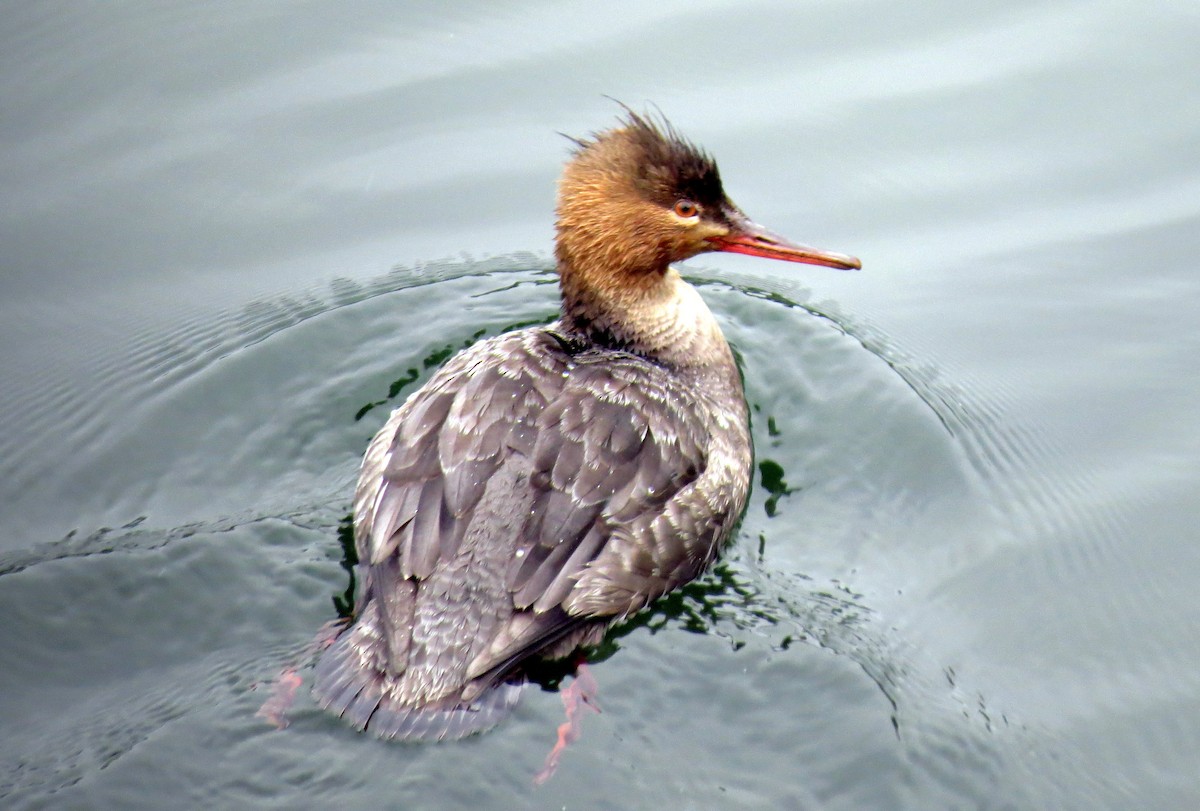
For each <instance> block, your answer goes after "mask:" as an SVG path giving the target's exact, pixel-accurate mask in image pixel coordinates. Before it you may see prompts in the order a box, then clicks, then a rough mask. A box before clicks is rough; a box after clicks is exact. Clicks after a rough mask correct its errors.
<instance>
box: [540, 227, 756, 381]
mask: <svg viewBox="0 0 1200 811" xmlns="http://www.w3.org/2000/svg"><path fill="white" fill-rule="evenodd" d="M558 271H559V289H560V290H561V292H562V321H561V324H562V327H563V328H564V330H565V331H567V332H568V333H570V334H571V335H572V336H573V337H576V338H578V339H580V340H582V341H584V342H585V343H587V344H592V345H597V346H603V347H605V348H609V349H616V350H620V351H626V352H631V353H633V354H637V355H642V356H644V357H646V358H648V359H650V360H653V361H656V362H659V363H663V364H665V365H668V366H671V367H674V368H679V369H684V368H704V367H711V366H728V367H730V368H733V365H734V364H733V354H732V353H731V352H730V350H729V345H728V344H727V343H726V342H725V337H724V336H723V335H722V334H721V329H720V327H719V325H718V324H717V320H716V319H715V318H714V317H713V314H712V312H711V311H710V310H709V309H708V306H707V305H706V304H705V303H704V299H702V298H701V297H700V294H699V293H698V292H696V289H695V288H694V287H692V286H691V285H690V284H688V283H687V282H685V281H684V280H683V279H682V278H681V277H680V276H679V274H678V273H677V272H676V271H675V269H674V268H672V267H670V266H667V265H665V264H664V266H663V267H662V269H661V270H649V271H647V270H638V271H619V270H614V269H613V268H605V267H600V266H597V265H594V264H593V265H590V266H589V265H582V266H581V265H579V264H578V263H577V260H575V259H574V257H571V256H570V255H569V254H568V253H567V252H566V251H563V250H562V249H561V246H560V250H559V251H558Z"/></svg>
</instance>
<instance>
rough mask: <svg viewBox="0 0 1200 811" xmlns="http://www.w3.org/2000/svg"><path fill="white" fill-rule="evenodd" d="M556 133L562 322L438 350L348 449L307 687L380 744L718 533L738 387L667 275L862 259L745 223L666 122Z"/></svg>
mask: <svg viewBox="0 0 1200 811" xmlns="http://www.w3.org/2000/svg"><path fill="white" fill-rule="evenodd" d="M577 144H578V150H577V151H576V153H575V155H574V157H573V158H572V160H571V161H570V163H569V164H568V165H567V167H566V170H565V172H564V174H563V177H562V180H561V182H560V184H559V193H558V233H557V240H556V248H555V255H556V257H557V260H558V273H559V285H560V290H561V294H562V317H561V318H559V320H557V321H555V322H554V323H552V324H549V325H547V326H544V327H536V328H531V329H522V330H517V331H515V332H510V333H507V334H505V335H500V336H498V337H496V338H491V339H489V340H485V341H482V342H480V343H478V344H475V345H474V346H472V347H470V348H469V349H466V350H464V351H463V352H461V353H459V354H458V355H457V356H455V357H454V358H452V359H451V360H450V361H449V362H447V363H446V365H445V366H443V367H442V368H441V370H440V371H438V372H437V374H435V375H434V376H433V378H432V379H431V380H430V381H429V382H428V383H426V384H425V385H424V386H423V387H421V389H420V390H418V391H417V392H416V393H414V394H413V395H412V396H411V397H409V398H408V400H407V401H406V402H405V403H404V405H402V406H401V407H400V408H398V409H396V411H394V412H393V413H392V415H391V418H390V419H388V421H387V423H386V424H385V425H384V426H383V428H382V429H381V430H380V431H379V433H378V434H376V435H375V438H374V439H373V440H372V441H371V444H370V446H369V447H368V448H367V452H366V456H365V457H364V459H363V463H362V470H361V473H360V477H359V480H358V488H357V490H356V492H355V497H354V512H355V518H354V534H355V545H356V548H357V551H358V558H359V570H358V571H359V586H358V587H359V595H358V599H357V603H356V606H355V620H354V623H353V624H352V625H350V626H349V627H348V628H346V629H345V630H344V631H343V632H342V633H341V634H340V636H338V638H337V639H336V641H335V642H334V643H333V644H332V646H331V647H330V648H329V649H328V650H327V651H326V652H325V653H324V655H323V656H322V658H321V661H320V663H319V664H318V666H317V674H316V686H315V688H314V689H315V691H316V694H317V697H318V700H319V701H320V703H321V704H322V706H324V707H327V708H328V709H330V710H332V711H333V712H335V713H337V714H339V715H342V716H345V717H346V718H347V719H349V720H350V721H351V722H352V723H353V724H354V725H355V726H357V727H358V728H360V729H369V730H370V731H372V732H374V733H376V734H378V735H380V736H381V737H385V738H407V739H422V738H458V737H462V736H464V735H468V734H470V733H473V732H479V731H482V730H484V729H487V728H489V727H491V726H492V725H494V724H495V723H496V722H497V721H498V720H499V719H500V718H501V717H503V715H504V714H505V713H506V712H507V711H508V710H510V709H511V708H512V706H513V705H514V704H515V702H516V699H517V694H518V691H519V689H520V683H521V682H522V680H523V679H522V668H523V666H524V665H526V664H527V662H529V661H530V660H532V659H539V658H540V659H554V658H562V657H566V656H568V655H571V654H572V653H574V652H576V651H577V650H578V649H579V648H580V647H583V646H587V645H592V644H595V643H597V642H598V641H599V640H600V639H601V637H602V636H603V634H604V630H605V629H606V628H607V626H608V625H609V624H611V623H612V622H614V621H616V620H618V619H621V618H623V617H627V616H629V615H630V614H632V613H633V612H635V611H637V610H638V609H640V608H642V607H643V606H645V605H646V604H648V603H650V602H651V601H653V600H655V599H656V598H658V597H660V596H662V595H663V594H666V593H667V592H669V591H671V590H672V589H674V588H676V587H678V586H680V585H682V584H684V583H687V582H688V581H689V580H692V579H693V578H695V577H696V576H698V575H699V574H701V573H702V572H703V571H704V570H705V568H706V567H707V566H708V565H709V564H710V563H711V562H712V561H713V559H714V558H715V557H716V556H717V553H718V552H719V551H720V549H721V547H722V545H723V544H724V543H725V541H726V540H727V539H728V537H729V535H730V532H731V530H732V528H733V526H734V524H735V523H736V521H737V520H738V518H739V517H740V516H741V513H742V511H743V508H744V507H745V504H746V494H747V492H748V490H749V487H750V468H751V447H750V432H749V428H748V424H747V422H748V421H747V412H746V401H745V395H744V394H743V392H742V383H741V379H740V376H739V374H738V369H737V366H736V365H735V364H734V360H733V354H732V353H731V352H730V350H729V345H728V344H727V343H726V342H725V338H724V336H723V335H722V334H721V330H720V328H719V327H718V325H717V322H716V319H714V318H713V315H712V313H711V312H709V309H708V307H707V306H705V304H704V301H703V300H702V299H701V298H700V295H699V294H698V293H697V292H696V290H695V289H694V288H693V287H691V285H689V284H687V282H685V281H684V280H683V279H681V278H680V276H679V274H678V273H677V272H676V271H675V270H674V269H673V268H672V267H671V263H672V262H678V261H682V260H684V259H688V258H690V257H692V256H695V255H697V254H700V253H704V252H706V251H729V252H733V253H744V254H750V255H752V256H765V257H769V258H772V259H783V260H785V261H789V262H805V263H808V264H814V265H826V266H828V267H833V268H845V269H849V268H858V267H860V264H859V261H858V260H857V259H855V258H853V257H851V256H843V255H840V254H834V253H826V252H823V251H818V250H815V249H813V248H808V247H804V246H802V245H797V244H794V243H792V242H789V241H787V240H786V239H784V238H782V237H780V236H777V235H775V234H773V233H771V232H769V231H767V230H766V229H764V228H762V227H761V226H759V225H756V224H755V223H753V222H751V221H750V220H749V219H748V218H747V217H746V216H745V215H744V214H743V213H742V212H741V211H740V210H739V209H738V208H737V206H735V205H734V204H733V203H731V202H730V201H729V198H728V197H726V196H725V191H724V190H723V188H722V186H721V180H720V176H719V175H718V173H717V166H716V164H715V163H714V162H713V160H712V158H710V157H709V156H708V155H706V154H705V153H704V152H702V151H701V150H699V149H698V148H696V147H695V146H693V145H692V144H690V143H688V142H687V141H686V140H684V139H683V138H681V137H680V136H679V135H678V133H676V132H675V131H674V130H673V129H672V128H671V127H670V125H667V124H665V123H664V124H663V125H662V126H659V125H656V124H655V123H653V122H651V121H649V120H648V119H646V118H644V117H642V116H639V115H637V114H636V113H633V112H632V111H630V112H629V113H628V115H627V117H626V118H625V119H624V120H623V121H622V122H621V123H620V126H618V127H617V128H615V129H612V130H609V131H607V132H603V133H600V134H597V135H595V136H594V137H593V138H591V139H590V140H580V141H578V142H577Z"/></svg>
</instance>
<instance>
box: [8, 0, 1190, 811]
mask: <svg viewBox="0 0 1200 811" xmlns="http://www.w3.org/2000/svg"><path fill="white" fill-rule="evenodd" d="M0 18H2V19H3V22H0V262H2V265H0V505H2V506H0V616H3V617H5V622H4V623H3V625H2V627H3V630H2V631H0V729H3V730H4V733H5V734H4V735H3V736H0V800H2V802H0V804H2V805H4V807H6V808H22V809H23V808H29V809H33V808H55V809H58V808H122V809H137V808H145V809H158V808H287V809H298V808H319V807H330V806H336V807H344V808H379V807H387V808H405V809H411V808H431V809H434V808H439V809H440V808H497V809H509V808H527V807H528V808H555V809H558V808H564V807H565V808H580V809H585V808H695V809H710V808H799V809H817V808H820V809H921V810H925V809H965V808H987V809H1052V808H1069V809H1114V811H1115V810H1117V809H1120V810H1121V811H1124V810H1125V809H1133V808H1138V809H1142V808H1145V809H1189V810H1190V809H1194V808H1196V807H1198V806H1200V788H1198V787H1197V780H1196V774H1197V773H1198V770H1197V764H1200V632H1198V631H1197V628H1200V591H1198V590H1197V589H1196V587H1195V584H1196V583H1197V582H1200V529H1197V526H1198V520H1197V519H1198V518H1200V511H1198V510H1197V507H1196V503H1197V500H1196V495H1195V494H1196V493H1197V492H1198V484H1200V463H1198V460H1200V453H1198V451H1200V427H1198V426H1200V421H1197V420H1196V419H1195V414H1196V413H1197V411H1198V408H1197V407H1198V406H1200V374H1198V373H1200V320H1198V319H1197V313H1198V312H1200V307H1198V305H1200V295H1198V294H1200V274H1197V272H1196V268H1197V258H1196V257H1197V255H1198V254H1200V161H1198V160H1197V156H1200V105H1198V104H1197V103H1196V101H1197V98H1200V78H1198V77H1200V49H1198V48H1197V47H1196V43H1197V42H1200V12H1198V11H1197V9H1196V7H1195V5H1194V4H1193V3H1182V2H1181V3H1158V4H1153V5H1143V6H1134V5H1131V4H1124V3H1105V2H1100V3H1096V2H1089V3H1082V2H1075V3H1071V2H1049V3H995V4H990V5H989V4H967V5H966V6H964V4H961V3H949V2H921V3H916V4H912V3H910V4H895V3H884V2H864V3H834V2H816V3H806V4H785V3H778V4H775V3H765V2H763V3H737V4H735V3H729V2H725V3H718V2H713V3H703V2H690V3H665V4H657V5H653V6H650V5H641V4H634V3H618V4H615V5H614V4H609V5H604V6H601V5H598V4H592V3H515V2H508V3H460V4H455V5H453V6H446V5H444V4H434V3H429V4H423V5H422V4H415V3H407V4H403V5H398V4H393V3H367V2H362V3H350V4H341V5H338V6H329V5H320V4H286V5H268V4H248V5H236V6H230V7H221V8H219V9H217V8H214V7H209V6H196V5H194V4H183V3H142V2H130V3H122V4H75V5H54V6H50V5H46V4H23V3H8V4H4V8H3V14H2V15H0ZM605 94H607V95H609V96H612V97H615V98H617V99H621V100H622V101H624V102H626V103H629V104H631V105H633V106H634V107H637V108H642V107H646V106H649V105H657V107H658V108H659V109H661V111H662V112H663V113H664V114H665V115H666V116H668V117H669V118H670V119H671V120H672V122H673V123H674V124H675V125H676V126H677V127H678V128H679V129H680V130H682V131H683V132H684V133H685V134H687V135H688V136H689V137H690V138H691V139H693V140H695V141H696V142H698V143H700V144H702V145H703V146H704V147H706V148H707V149H708V150H709V151H710V152H712V153H713V154H714V155H715V156H716V157H717V158H718V160H719V162H720V165H721V170H722V176H723V178H724V180H725V185H726V189H727V190H728V191H729V193H730V195H731V196H732V197H733V199H735V200H736V201H737V202H738V203H739V205H741V206H742V207H743V208H744V209H746V210H747V212H749V213H750V214H751V215H752V216H753V217H754V218H755V219H757V220H759V221H761V222H764V223H766V224H767V225H769V226H770V227H772V228H773V229H775V230H778V231H780V232H781V233H784V234H787V235H789V236H791V237H793V238H795V239H797V240H801V241H804V242H809V243H812V244H816V245H819V246H821V247H825V248H828V249H831V250H838V251H844V252H849V253H853V254H856V255H858V256H860V257H861V258H862V259H863V264H864V270H863V271H862V272H861V273H836V272H833V271H829V270H825V269H821V268H803V267H800V266H794V265H783V264H776V263H770V262H766V261H762V260H754V259H749V258H746V257H736V256H726V255H707V256H704V257H700V258H699V259H697V260H693V261H692V262H690V263H688V265H687V266H685V267H684V272H685V274H686V275H687V276H688V277H689V278H690V279H692V281H693V282H694V283H696V284H698V285H699V286H700V289H701V292H702V294H703V295H704V297H705V298H706V300H707V301H708V302H709V304H710V306H711V307H712V309H713V310H714V312H715V313H716V314H717V316H718V319H719V320H720V321H721V323H722V326H723V328H724V330H725V332H726V335H727V336H728V338H729V339H730V342H731V343H732V344H733V345H734V347H735V349H736V351H737V353H738V355H739V358H740V361H741V363H742V367H743V371H744V374H745V378H746V389H747V397H748V400H749V402H750V405H751V409H752V418H753V431H754V439H755V445H756V454H757V460H756V463H757V465H758V469H757V471H756V477H755V489H754V492H753V494H752V496H751V504H750V507H749V509H748V511H747V514H746V517H745V520H744V522H743V524H742V527H741V530H740V532H739V534H738V536H737V537H736V539H735V540H734V542H733V543H732V545H731V546H730V548H729V550H728V551H727V554H726V556H725V558H724V560H723V562H722V563H721V564H720V565H719V566H718V568H717V569H716V570H715V571H714V572H713V573H711V574H710V575H709V576H708V577H706V578H705V579H704V580H703V581H701V582H699V583H697V584H696V585H694V586H692V587H690V588H688V589H687V590H685V592H684V593H682V594H680V595H677V596H675V597H673V598H670V599H668V600H664V601H662V602H660V603H659V604H658V605H656V606H654V607H653V608H652V609H651V610H648V611H647V612H644V613H643V614H641V615H638V616H637V617H634V618H633V619H632V620H631V621H630V622H629V623H627V624H626V625H624V626H622V627H620V628H619V629H618V630H617V631H616V633H615V634H614V635H613V636H612V638H611V639H610V644H609V645H607V646H606V647H605V649H604V650H603V651H602V652H601V653H600V654H599V655H598V656H597V657H596V658H597V659H598V661H597V662H596V663H595V665H594V668H593V672H594V675H595V677H596V679H597V681H598V682H599V688H600V695H599V699H598V703H599V705H600V706H601V708H602V710H603V712H602V713H600V714H589V715H587V716H586V717H585V718H584V719H583V735H582V737H581V739H580V740H579V741H577V742H576V743H575V744H573V745H572V746H571V747H570V748H569V749H568V750H567V752H566V753H565V755H564V756H563V759H562V762H561V765H560V767H559V770H558V773H557V774H556V775H555V776H554V778H553V779H552V780H550V781H549V782H548V783H547V784H546V785H543V786H541V787H536V788H535V787H534V786H533V784H532V778H533V775H534V774H535V773H536V772H537V771H538V770H539V769H540V768H541V765H542V762H543V759H544V757H545V755H546V753H547V752H548V751H549V749H550V747H551V746H552V744H553V743H554V736H555V727H556V726H557V725H558V724H559V723H560V722H561V720H562V712H563V709H562V705H561V702H560V701H559V696H558V695H557V694H556V693H554V692H552V691H547V690H539V689H537V688H536V687H535V688H532V689H529V690H527V691H526V695H525V696H524V699H523V701H522V703H521V705H520V706H519V708H518V710H517V711H516V713H515V714H514V715H513V717H512V718H510V719H509V720H508V721H506V722H505V723H504V724H503V725H501V726H500V727H499V728H497V729H496V730H494V731H493V732H491V733H488V734H487V735H483V736H479V737H477V738H472V739H469V740H466V741H463V742H460V743H455V744H448V745H432V746H412V745H395V744H385V743H381V742H379V741H377V740H375V739H373V738H370V737H369V736H361V735H358V734H356V733H354V732H353V730H351V729H349V728H348V727H346V726H345V725H344V724H342V723H341V722H339V721H338V720H337V719H334V718H331V717H329V716H327V715H326V714H324V713H322V712H321V711H320V710H319V709H317V708H316V707H315V705H314V704H313V702H312V699H311V698H310V697H309V695H308V692H307V684H308V683H309V681H310V671H308V670H305V669H304V668H303V667H301V670H300V674H301V676H302V677H304V678H305V686H304V687H302V688H301V689H300V691H299V693H298V694H297V698H296V702H295V705H294V707H293V709H292V711H291V713H290V716H289V717H290V721H291V724H290V726H288V727H287V728H286V729H284V730H276V729H274V728H272V727H271V726H269V725H267V724H265V723H264V722H263V719H261V718H257V717H255V710H256V709H257V708H258V706H259V705H260V704H261V703H262V702H263V700H264V699H265V698H266V696H267V695H268V685H269V683H270V682H271V681H272V680H273V679H275V678H276V676H277V675H278V674H279V673H280V671H281V669H283V668H287V667H290V666H292V665H296V664H303V662H304V661H306V656H307V654H306V648H307V646H308V645H309V643H310V641H311V640H312V639H313V637H314V635H315V634H316V632H317V629H318V628H320V626H321V625H322V624H323V623H325V622H327V621H328V620H330V619H333V618H334V617H335V616H336V611H335V607H334V600H335V598H336V599H341V598H344V596H345V593H346V589H347V588H348V586H349V581H348V578H347V575H346V572H345V570H344V569H343V567H342V565H341V564H342V548H341V545H340V542H339V526H341V525H343V524H344V521H345V519H346V516H347V514H348V512H349V508H350V497H351V490H352V487H353V481H354V477H355V471H356V467H357V464H358V460H359V458H360V456H361V453H362V450H363V448H364V447H365V444H366V441H367V440H368V438H369V437H370V436H371V434H372V433H373V432H374V430H375V429H376V428H377V427H378V426H379V425H380V424H381V423H382V421H383V420H384V419H386V415H387V413H388V411H389V410H390V409H391V408H392V407H394V406H395V405H397V404H398V403H399V402H401V401H402V399H403V397H404V396H405V394H406V393H407V392H409V391H411V390H412V389H413V388H414V387H415V386H417V385H419V384H420V383H421V382H422V381H423V380H425V379H426V378H427V377H428V376H429V375H430V374H431V373H432V371H433V369H435V368H436V367H437V365H438V364H439V363H440V362H441V361H442V360H444V358H445V357H447V356H448V354H449V353H451V352H453V351H456V350H457V349H459V348H461V347H463V346H466V345H468V344H469V343H471V342H472V341H474V340H477V339H478V337H480V336H482V335H492V334H496V333H499V332H501V331H503V330H505V329H508V328H510V327H512V326H514V325H517V324H524V323H535V322H537V321H539V320H548V319H549V318H551V317H552V316H553V314H554V312H555V307H556V289H555V287H554V276H553V272H552V264H551V261H550V259H549V256H550V251H551V240H552V235H553V230H552V225H553V200H554V183H555V179H556V177H557V174H558V171H559V168H560V166H561V164H562V161H563V160H564V159H565V157H566V156H567V154H568V151H569V146H570V145H569V142H567V141H565V140H564V139H563V138H562V137H561V136H560V135H558V132H565V133H570V134H580V135H582V134H586V133H588V132H590V131H593V130H597V129H602V128H605V127H607V126H610V125H611V124H612V123H613V122H614V121H615V120H616V116H617V114H618V113H619V108H618V107H617V106H616V105H615V104H614V103H613V102H612V101H610V100H609V99H606V98H605V97H604V95H605Z"/></svg>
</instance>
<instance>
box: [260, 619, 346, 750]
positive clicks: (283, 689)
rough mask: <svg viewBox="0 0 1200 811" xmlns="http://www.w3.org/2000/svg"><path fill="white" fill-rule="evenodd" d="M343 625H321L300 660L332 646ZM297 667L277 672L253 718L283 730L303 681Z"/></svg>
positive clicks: (334, 622)
mask: <svg viewBox="0 0 1200 811" xmlns="http://www.w3.org/2000/svg"><path fill="white" fill-rule="evenodd" d="M345 625H346V621H345V620H344V619H338V620H334V621H333V622H327V623H325V624H324V625H322V626H321V629H320V630H319V631H317V636H316V638H315V639H313V641H312V642H310V643H308V645H306V646H305V648H304V653H302V654H301V657H300V658H301V659H305V658H310V657H312V656H314V655H315V654H317V653H320V652H321V651H323V650H324V649H325V648H328V647H329V646H330V645H332V644H333V640H335V639H337V636H338V634H339V633H341V631H342V628H343V627H345ZM297 667H298V665H297V666H291V667H285V668H284V669H283V670H281V671H279V675H278V676H276V677H275V680H274V681H272V682H271V683H270V688H271V694H270V696H268V697H267V700H266V701H264V702H263V703H262V706H261V707H259V708H258V711H257V712H255V713H254V717H255V718H262V719H265V720H266V721H267V723H269V724H271V725H272V726H274V727H275V728H276V729H285V728H286V727H287V725H288V719H287V711H288V710H289V709H291V707H292V704H293V703H295V701H296V692H297V691H298V690H299V689H300V685H301V684H302V683H303V681H304V680H303V679H301V678H300V673H299V672H298V671H297ZM257 687H258V685H255V688H257Z"/></svg>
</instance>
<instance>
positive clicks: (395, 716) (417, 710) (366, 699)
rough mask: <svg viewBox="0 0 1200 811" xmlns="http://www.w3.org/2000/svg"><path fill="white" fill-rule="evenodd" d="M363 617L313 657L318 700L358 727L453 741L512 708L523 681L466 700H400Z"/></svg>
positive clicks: (376, 637) (493, 721) (375, 637)
mask: <svg viewBox="0 0 1200 811" xmlns="http://www.w3.org/2000/svg"><path fill="white" fill-rule="evenodd" d="M367 619H368V618H367V617H361V616H360V617H359V621H358V622H357V623H355V624H354V625H353V626H351V627H350V628H348V629H346V630H345V631H344V632H343V633H342V634H341V635H340V636H339V637H338V638H337V639H336V640H335V641H334V643H333V644H332V645H330V646H329V648H328V649H327V650H326V651H325V652H324V654H322V656H321V659H320V661H319V662H317V671H316V680H315V683H314V685H313V693H314V694H315V695H316V698H317V701H318V703H320V705H321V706H322V707H324V708H325V709H327V710H329V711H330V712H333V713H334V714H336V715H339V716H342V717H343V718H345V719H346V720H347V721H349V722H350V723H351V724H353V725H354V726H355V727H357V728H358V729H359V730H367V731H368V732H371V733H373V734H375V735H378V736H379V737H380V738H385V739H395V740H411V741H424V740H456V739H458V738H463V737H466V736H467V735H472V734H474V733H477V732H484V731H486V730H488V729H491V728H492V727H493V726H495V725H496V724H498V723H499V722H500V721H501V720H503V719H504V717H505V716H506V715H508V714H509V713H510V712H512V710H513V708H514V707H515V706H516V705H517V701H518V700H519V698H520V694H521V685H520V684H512V683H507V682H501V683H498V684H496V685H494V686H492V687H490V688H488V689H486V690H484V691H483V693H481V694H480V695H478V696H476V697H475V698H474V699H473V700H472V701H470V702H463V701H461V700H447V701H445V702H439V703H434V704H429V705H423V706H414V705H411V704H404V703H401V701H400V700H399V699H398V698H397V691H395V690H394V689H392V688H393V687H394V685H395V682H396V677H395V676H393V675H390V674H388V673H386V672H384V671H383V670H382V669H380V668H379V667H377V666H374V664H373V662H372V659H379V660H381V661H382V659H383V657H382V656H379V657H376V656H372V651H374V650H375V649H376V647H377V646H378V645H380V644H381V641H380V637H379V635H378V634H377V633H376V632H375V629H373V628H371V627H370V623H369V621H366V622H364V620H367Z"/></svg>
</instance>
